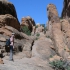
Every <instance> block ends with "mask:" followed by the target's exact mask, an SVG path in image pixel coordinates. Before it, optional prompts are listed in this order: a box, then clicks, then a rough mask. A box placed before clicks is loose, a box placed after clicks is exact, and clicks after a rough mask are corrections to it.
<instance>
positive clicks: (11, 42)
mask: <svg viewBox="0 0 70 70" xmlns="http://www.w3.org/2000/svg"><path fill="white" fill-rule="evenodd" d="M14 37H15V33H12V35H11V37H10V61H13V49H14Z"/></svg>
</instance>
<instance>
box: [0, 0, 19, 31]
mask: <svg viewBox="0 0 70 70" xmlns="http://www.w3.org/2000/svg"><path fill="white" fill-rule="evenodd" d="M5 14H10V15H12V16H13V17H15V18H16V21H17V26H18V25H19V27H17V29H18V30H19V29H20V23H19V21H18V18H17V13H16V10H15V7H14V5H13V4H12V3H10V2H8V1H7V0H0V15H5ZM12 24H13V23H11V25H12ZM14 25H16V23H14ZM15 27H16V26H15Z"/></svg>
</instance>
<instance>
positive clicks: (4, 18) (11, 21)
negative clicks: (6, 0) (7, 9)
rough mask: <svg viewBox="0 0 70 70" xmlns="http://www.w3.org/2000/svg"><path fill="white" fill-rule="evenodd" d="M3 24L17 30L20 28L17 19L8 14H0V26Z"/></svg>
mask: <svg viewBox="0 0 70 70" xmlns="http://www.w3.org/2000/svg"><path fill="white" fill-rule="evenodd" d="M5 25H8V26H11V27H14V28H15V29H17V30H20V25H19V23H18V21H17V19H16V18H15V17H13V16H12V15H10V14H6V15H0V28H1V27H2V26H5Z"/></svg>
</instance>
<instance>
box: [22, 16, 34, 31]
mask: <svg viewBox="0 0 70 70" xmlns="http://www.w3.org/2000/svg"><path fill="white" fill-rule="evenodd" d="M22 26H27V27H28V28H29V30H30V31H31V32H32V30H33V26H35V21H34V20H33V19H32V18H31V17H30V16H27V17H24V18H22V20H21V27H22Z"/></svg>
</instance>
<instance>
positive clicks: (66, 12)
mask: <svg viewBox="0 0 70 70" xmlns="http://www.w3.org/2000/svg"><path fill="white" fill-rule="evenodd" d="M69 17H70V0H64V8H63V11H62V18H69Z"/></svg>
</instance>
